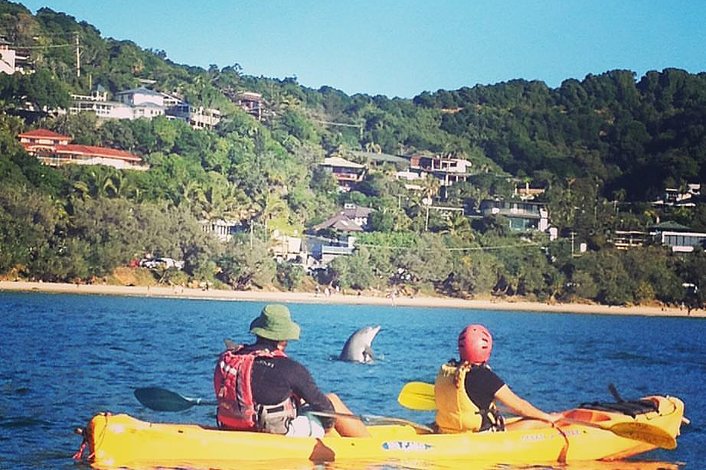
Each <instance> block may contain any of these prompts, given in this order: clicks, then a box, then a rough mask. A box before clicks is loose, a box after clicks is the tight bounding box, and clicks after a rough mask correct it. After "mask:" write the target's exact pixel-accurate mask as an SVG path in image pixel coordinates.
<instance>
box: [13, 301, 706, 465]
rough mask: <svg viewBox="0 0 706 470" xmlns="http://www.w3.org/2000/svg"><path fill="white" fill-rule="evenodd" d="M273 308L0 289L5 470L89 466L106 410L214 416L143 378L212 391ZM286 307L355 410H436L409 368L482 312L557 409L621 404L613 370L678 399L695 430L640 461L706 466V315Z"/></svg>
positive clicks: (502, 370)
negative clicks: (402, 401) (229, 355)
mask: <svg viewBox="0 0 706 470" xmlns="http://www.w3.org/2000/svg"><path fill="white" fill-rule="evenodd" d="M262 306H263V304H262V303H257V302H235V301H213V300H184V299H156V298H132V297H111V296H81V295H50V294H39V293H0V469H24V468H26V469H40V468H41V469H45V468H49V469H75V468H77V466H76V464H74V463H73V461H72V459H71V456H72V454H73V452H75V451H76V449H77V448H78V446H79V443H80V438H79V436H77V435H75V434H73V429H74V428H76V427H79V426H84V425H85V424H86V422H87V421H88V419H90V418H91V417H92V416H93V415H94V414H96V413H97V412H101V411H111V412H114V413H117V412H126V413H129V414H131V415H134V416H136V417H138V418H141V419H145V420H149V421H164V422H195V423H201V424H213V423H214V419H215V416H214V412H213V411H214V410H213V409H212V407H200V406H197V407H194V408H191V409H190V410H188V411H184V412H179V413H160V412H155V411H151V410H148V409H145V408H144V407H143V406H141V405H140V404H139V403H138V402H137V401H136V399H135V398H134V396H133V390H134V389H135V388H137V387H145V386H161V387H165V388H169V389H172V390H175V391H178V392H180V393H182V394H185V395H188V396H191V397H204V398H209V399H211V398H212V394H213V391H212V373H213V366H214V363H215V359H216V357H217V355H218V354H219V353H220V352H221V351H222V349H223V340H224V339H226V338H228V339H232V340H234V341H236V342H250V341H251V340H252V337H251V336H250V335H249V333H248V326H249V323H250V321H251V320H252V319H253V318H254V317H255V316H257V315H258V313H259V311H260V309H261V308H262ZM289 307H290V309H291V311H292V315H293V317H294V319H295V320H296V321H297V322H298V323H299V324H300V325H301V327H302V337H301V340H300V341H298V342H291V343H290V346H289V348H288V349H287V352H288V354H289V355H290V356H292V357H294V358H295V359H297V360H299V361H300V362H302V363H304V364H305V365H307V366H308V367H309V368H310V370H311V372H312V374H313V376H314V377H315V379H316V381H317V383H318V385H319V386H320V388H322V389H323V390H324V391H327V392H328V391H331V392H336V393H338V394H339V395H340V396H341V397H342V398H343V399H344V401H345V402H346V403H347V404H348V405H349V407H350V408H351V409H352V410H353V412H354V413H358V414H373V415H384V416H393V417H400V418H405V419H410V420H414V421H417V422H422V423H428V422H431V421H432V420H433V415H432V414H431V413H426V412H417V411H411V410H406V409H404V408H402V407H401V406H400V405H399V404H397V401H396V397H397V395H398V393H399V391H400V390H401V388H402V386H403V385H404V384H405V383H406V382H409V381H426V382H433V379H434V376H435V373H436V370H437V369H438V367H439V365H440V364H441V363H442V362H444V361H445V360H448V359H450V358H452V357H454V356H455V355H456V337H457V334H458V332H459V331H460V330H461V329H462V328H463V327H464V326H465V325H467V324H469V323H483V324H485V325H486V326H487V327H488V328H489V329H490V330H491V332H492V333H493V336H494V340H495V348H494V352H493V356H492V359H491V365H492V366H493V368H494V370H495V371H496V372H497V373H498V374H499V375H500V376H501V377H503V378H504V379H505V380H506V382H507V383H508V384H509V385H510V386H511V388H512V389H513V390H514V391H515V392H517V393H518V394H520V395H521V396H524V397H525V398H527V399H529V400H530V401H531V402H533V403H534V404H536V405H537V406H539V407H541V408H544V409H546V410H547V411H552V410H561V409H565V408H570V407H573V406H576V405H577V404H579V403H582V402H588V401H599V400H603V401H609V400H611V396H610V394H609V392H608V384H610V383H613V384H615V385H616V386H617V388H618V390H619V391H620V393H621V394H622V395H623V397H625V398H626V399H629V398H637V397H640V396H643V395H647V394H668V395H674V396H678V397H680V398H681V399H683V400H684V402H685V403H686V416H687V417H688V418H689V419H691V425H690V426H686V427H684V428H682V436H681V437H680V438H679V439H678V442H679V446H678V448H677V449H676V450H674V451H663V450H656V451H653V452H650V453H648V454H644V455H642V456H640V457H639V458H638V459H636V460H637V462H635V463H632V464H631V466H630V468H662V467H668V468H673V467H674V466H677V467H680V468H693V469H699V468H706V431H705V429H704V428H705V424H706V406H704V399H703V393H704V385H706V344H705V343H704V342H705V341H706V320H704V319H692V318H655V317H641V316H630V317H620V316H607V315H576V314H557V313H551V314H549V313H547V314H543V313H530V312H500V311H492V312H491V311H482V310H463V309H429V308H404V307H392V306H390V307H380V306H342V305H321V304H317V305H304V304H291V305H290V306H289ZM365 325H381V326H382V330H381V332H380V333H379V334H378V336H377V338H376V340H375V342H374V344H373V349H374V351H375V352H376V353H377V355H378V356H379V357H380V360H378V361H377V362H376V363H374V364H370V365H362V364H352V363H346V362H340V361H337V360H335V357H336V356H337V355H338V354H339V353H340V351H341V348H342V347H343V344H344V343H345V341H346V339H347V338H348V336H349V335H350V334H351V333H353V332H354V331H355V330H356V329H358V328H360V327H362V326H365ZM634 460H635V459H634ZM653 461H657V462H662V463H663V464H664V465H663V464H654V463H652V462H653ZM626 465H627V464H624V465H622V466H620V465H619V466H617V467H616V466H611V467H610V468H625V466H626ZM326 468H327V469H332V470H337V469H340V468H342V467H338V466H337V465H336V464H333V465H331V466H327V467H326ZM349 468H350V467H349ZM386 468H389V467H386ZM502 468H511V467H506V466H503V467H502ZM535 468H536V467H535ZM541 468H547V467H541ZM571 468H581V467H580V466H578V467H575V466H573V465H572V466H571ZM591 468H596V467H595V466H592V467H591Z"/></svg>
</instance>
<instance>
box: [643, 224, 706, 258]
mask: <svg viewBox="0 0 706 470" xmlns="http://www.w3.org/2000/svg"><path fill="white" fill-rule="evenodd" d="M649 231H650V235H651V236H652V237H653V239H654V240H655V241H656V242H658V243H661V244H662V245H665V246H668V247H670V248H671V249H672V251H673V252H678V253H691V252H693V251H694V250H696V249H703V248H704V247H706V233H704V232H694V231H692V230H691V229H690V228H689V227H687V226H685V225H681V224H678V223H676V222H662V223H659V224H656V225H653V226H651V227H650V228H649Z"/></svg>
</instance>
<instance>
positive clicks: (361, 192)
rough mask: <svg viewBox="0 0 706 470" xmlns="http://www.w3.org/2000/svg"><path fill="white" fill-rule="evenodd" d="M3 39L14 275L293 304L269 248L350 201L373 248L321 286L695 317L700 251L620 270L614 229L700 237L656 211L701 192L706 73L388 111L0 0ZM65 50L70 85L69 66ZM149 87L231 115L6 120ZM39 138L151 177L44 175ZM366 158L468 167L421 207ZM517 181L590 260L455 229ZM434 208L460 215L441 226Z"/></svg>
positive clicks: (527, 88) (481, 221) (296, 274)
mask: <svg viewBox="0 0 706 470" xmlns="http://www.w3.org/2000/svg"><path fill="white" fill-rule="evenodd" d="M0 25H2V26H3V28H4V29H5V31H6V32H7V38H8V39H9V40H10V41H12V42H13V44H16V45H18V46H31V49H28V50H29V51H31V56H32V61H33V63H34V64H35V66H36V68H37V70H36V73H33V74H28V75H20V74H15V75H12V76H10V75H0V108H1V109H2V111H3V113H2V115H0V183H2V184H1V185H0V273H3V274H5V275H8V274H10V275H19V276H25V277H28V278H34V279H44V280H64V281H67V280H77V279H78V280H90V279H93V278H101V277H105V276H107V275H109V274H110V273H111V272H112V271H113V270H114V269H115V268H116V267H119V266H124V265H126V264H128V262H130V261H131V260H134V259H136V258H140V257H142V256H144V255H146V254H151V255H154V256H166V257H173V258H178V259H183V260H184V261H185V269H184V273H183V275H182V274H180V275H174V273H158V274H159V275H158V277H159V279H160V280H161V281H163V282H178V283H181V282H187V281H194V282H197V283H198V282H222V283H223V284H225V285H228V286H231V287H233V288H238V289H247V288H252V287H267V286H270V285H276V286H279V287H281V288H285V289H297V288H298V287H299V286H301V285H302V284H303V280H304V273H303V270H302V268H301V266H299V265H298V264H296V263H291V262H285V263H279V264H277V263H276V262H275V261H273V260H272V258H271V255H270V252H269V248H270V247H271V246H270V244H271V236H272V234H273V232H274V231H275V230H276V231H277V232H278V233H280V234H286V235H297V236H299V235H301V234H302V232H304V231H305V230H306V229H307V228H309V227H311V226H313V225H315V224H316V223H319V222H321V221H323V220H324V219H326V218H327V217H329V216H330V215H331V214H332V213H334V212H335V211H337V210H339V209H338V208H340V207H341V206H342V205H343V204H344V203H356V204H359V205H362V206H365V207H371V208H373V209H375V212H374V213H373V214H372V215H371V217H370V224H369V225H370V228H371V230H372V232H371V233H365V234H361V235H360V237H359V239H358V243H357V245H356V246H357V247H358V248H357V249H356V250H355V251H354V253H353V255H352V256H348V257H339V258H337V259H336V260H335V261H334V262H333V263H332V264H331V265H330V267H329V269H328V271H327V272H326V273H324V274H323V276H322V279H324V278H325V279H326V280H327V282H329V281H330V282H333V283H336V284H338V285H340V286H341V287H343V288H350V289H379V290H386V289H398V290H399V291H400V292H403V293H408V294H410V295H412V294H414V293H416V292H420V291H421V292H427V293H443V294H446V295H453V296H459V297H466V296H479V295H489V294H493V295H522V296H526V297H528V298H533V299H538V300H546V301H553V300H572V299H589V300H592V301H596V302H603V303H607V304H624V303H638V302H650V301H654V300H657V301H661V302H666V303H681V302H684V301H688V302H690V305H701V303H700V302H702V298H701V296H702V295H704V294H702V292H703V289H701V290H699V289H687V288H685V287H684V285H691V284H693V285H694V286H704V288H705V289H706V277H705V275H704V273H703V272H702V271H704V267H703V266H704V255H703V253H702V252H701V250H700V249H697V250H696V251H697V253H695V254H692V255H675V254H672V253H670V252H668V251H665V250H663V249H662V248H659V247H655V246H649V247H646V248H643V249H639V250H633V251H628V252H619V251H616V250H614V249H612V248H611V244H610V238H611V236H612V234H614V232H615V230H616V229H644V228H646V227H647V226H648V225H649V224H652V223H655V222H656V221H657V220H658V219H661V220H665V219H666V220H674V221H677V222H680V223H682V224H685V225H690V226H691V227H692V228H693V229H697V230H706V209H704V206H703V205H699V206H697V207H695V208H678V209H673V208H664V209H660V208H656V207H653V206H652V205H650V204H649V201H650V200H653V199H655V198H656V197H657V196H660V195H661V193H662V192H663V190H664V188H665V187H674V188H680V187H682V188H683V187H684V186H685V184H686V183H692V182H701V180H702V179H703V178H704V176H706V126H704V122H706V75H705V74H703V73H701V74H689V73H687V72H685V71H682V70H677V69H666V70H663V71H661V72H657V71H653V72H648V73H647V74H645V76H643V77H640V78H637V77H636V76H635V74H634V73H633V72H631V71H626V70H614V71H610V72H606V73H604V74H600V75H588V76H587V77H585V78H584V79H583V80H577V79H567V80H566V81H564V82H563V83H562V84H561V86H560V87H559V88H557V89H551V88H549V87H547V86H546V85H545V84H544V83H542V82H538V81H526V80H512V81H509V82H506V83H501V84H497V85H478V86H474V87H465V88H461V89H458V90H439V91H438V92H436V93H429V92H424V93H422V94H420V95H419V96H417V97H415V98H414V99H413V100H405V99H398V98H395V99H389V98H387V97H384V96H368V95H362V94H360V95H354V96H347V95H346V94H345V93H342V92H340V91H339V90H335V89H332V88H330V87H322V88H321V89H319V90H312V89H308V88H306V87H303V86H300V85H299V84H298V83H297V82H296V79H295V78H292V77H288V78H284V79H281V80H278V79H269V78H264V77H259V78H257V77H252V76H248V75H245V74H244V73H243V70H242V69H241V67H240V66H239V65H237V64H235V65H230V66H226V67H223V68H220V69H219V67H218V66H216V65H212V66H211V67H209V69H208V70H204V69H201V68H198V67H189V66H181V65H176V64H174V63H172V62H170V61H168V60H166V52H164V51H146V50H143V49H141V48H140V47H139V46H138V45H136V44H134V43H132V42H130V41H115V40H113V39H104V38H102V37H101V35H100V32H99V31H98V30H96V29H95V28H94V27H92V26H91V25H88V24H86V23H78V22H76V21H75V19H74V18H72V17H71V16H68V15H65V14H63V13H57V12H53V11H52V10H50V9H46V8H44V9H41V10H39V11H38V13H37V15H36V16H32V15H31V13H30V12H29V11H28V10H26V9H24V7H22V6H21V5H16V4H13V3H10V2H7V1H5V0H0ZM77 35H78V38H79V41H80V44H81V64H80V66H81V71H82V73H81V75H80V76H78V75H77V73H76V64H75V63H74V60H75V56H74V55H73V54H72V51H73V50H72V47H73V41H74V40H75V38H76V37H77ZM144 79H148V80H154V81H155V85H154V86H155V87H156V88H157V89H159V90H160V91H164V92H168V93H176V94H179V95H180V96H183V97H185V98H186V99H188V100H189V101H190V102H191V103H192V104H195V105H204V106H213V107H216V108H218V109H220V111H221V112H222V114H223V116H224V119H223V120H222V122H221V123H220V124H219V125H218V126H217V128H216V129H215V130H211V131H204V130H194V129H192V128H190V127H189V126H188V125H187V124H186V123H184V122H181V121H174V120H169V119H166V118H164V117H160V118H156V119H153V120H145V119H138V120H133V121H99V120H98V119H97V118H96V116H94V115H92V114H81V115H78V116H73V115H59V116H47V117H45V118H44V119H42V120H41V121H39V122H33V121H32V120H30V119H28V120H27V121H24V120H23V119H20V118H17V117H12V116H11V115H13V114H19V108H20V107H23V106H25V103H27V102H31V103H33V106H34V109H35V110H41V109H53V108H56V107H62V108H65V107H66V106H67V104H68V97H69V93H70V92H73V93H81V94H87V93H88V92H89V91H91V88H93V87H95V85H96V84H100V85H101V86H103V87H104V88H106V89H107V90H108V91H109V92H110V93H115V92H116V91H119V90H123V89H126V88H133V87H136V86H138V85H140V84H141V83H143V82H142V81H141V80H144ZM245 90H247V91H254V92H259V93H261V94H262V95H263V98H264V100H265V103H266V105H267V108H268V109H267V111H268V112H266V113H265V119H264V120H263V121H262V122H260V121H257V120H255V119H253V118H252V116H249V115H248V114H246V113H245V112H244V111H242V110H240V109H239V108H237V106H235V104H234V103H233V102H232V100H231V98H232V97H233V96H235V94H236V93H237V92H239V91H245ZM33 119H34V118H33ZM31 127H46V128H49V129H52V130H54V131H57V132H61V133H63V134H67V135H70V136H71V137H72V138H73V139H74V142H76V143H81V144H87V145H103V146H107V147H114V148H120V149H124V150H128V151H131V152H134V153H136V154H138V155H140V156H141V157H142V158H143V159H144V161H145V162H146V163H148V164H149V165H150V170H149V171H146V172H137V171H118V170H115V169H112V168H106V167H80V166H68V167H63V168H59V169H52V168H48V167H44V166H41V165H40V164H39V163H38V162H37V160H36V159H34V158H30V157H28V156H27V155H26V154H25V153H24V152H23V151H22V150H21V147H20V146H19V145H18V143H17V139H16V136H17V134H19V133H21V132H22V131H24V130H27V129H28V128H31ZM353 151H358V152H353ZM365 152H369V153H371V154H377V153H379V152H383V153H389V154H393V155H411V154H414V153H431V154H444V155H452V156H456V157H458V158H464V159H468V160H469V161H470V162H471V163H472V167H471V172H472V175H470V177H469V178H468V180H467V181H466V182H463V183H457V184H454V185H453V186H452V187H450V188H443V190H442V188H441V187H440V184H439V181H438V180H437V179H435V178H427V179H425V180H422V181H421V182H420V183H419V184H420V186H421V188H422V189H421V190H420V191H413V190H409V189H406V188H405V187H404V185H403V184H402V183H401V182H400V181H396V180H395V179H394V170H395V168H394V167H393V166H392V165H391V164H376V163H373V160H368V159H366V154H365ZM328 155H340V156H343V157H345V158H348V159H352V160H356V161H360V162H362V163H365V164H366V165H367V166H368V168H369V170H368V172H367V174H366V177H365V180H364V181H363V183H362V184H360V185H359V186H358V187H357V188H356V189H355V190H354V191H351V192H349V193H339V192H338V190H337V185H336V183H335V181H334V180H333V178H332V177H331V175H330V174H329V173H328V172H326V171H324V170H323V169H322V168H321V167H320V166H319V165H318V163H319V162H321V161H322V160H323V158H324V157H325V156H328ZM525 183H531V185H532V186H533V187H537V186H542V187H544V188H546V191H545V193H544V194H543V195H542V196H541V198H542V199H541V200H542V202H545V203H546V204H547V205H548V208H549V212H550V218H551V221H552V224H553V226H554V227H555V228H556V229H557V231H558V233H559V234H560V235H563V236H564V237H568V236H569V235H570V234H573V236H574V237H575V238H576V239H577V240H581V241H584V242H586V243H587V244H588V248H589V250H588V252H586V253H578V250H575V249H574V248H575V247H572V246H570V243H569V239H568V238H563V239H561V238H560V239H559V240H556V241H552V242H550V241H549V240H548V238H547V237H546V236H545V235H543V234H540V235H534V236H529V235H528V234H518V233H515V232H513V231H511V230H510V229H509V225H508V221H507V219H505V218H503V217H500V216H492V217H483V218H481V217H475V218H473V219H469V218H468V217H467V215H468V214H472V213H474V212H475V211H477V209H478V207H479V204H480V202H481V201H482V200H483V199H487V198H503V199H511V198H513V197H514V190H515V187H516V186H523V185H524V184H525ZM424 200H426V201H424ZM430 200H431V201H432V202H433V204H432V205H429V204H428V202H429V201H430ZM444 206H449V207H452V208H454V209H458V208H459V207H463V208H464V210H465V214H461V213H459V212H453V211H444V210H439V207H444ZM202 219H208V220H214V219H225V220H229V221H235V222H239V223H240V224H242V225H241V226H242V227H243V229H245V232H244V233H243V234H239V235H237V236H235V237H234V238H233V240H231V241H230V242H228V243H225V244H224V243H221V242H219V241H217V240H215V239H214V238H213V237H211V236H209V235H207V234H205V233H204V232H203V231H202V230H201V228H200V225H199V223H198V221H199V220H202ZM330 235H334V236H335V235H338V234H336V233H332V234H330Z"/></svg>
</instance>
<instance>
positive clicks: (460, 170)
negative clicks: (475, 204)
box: [409, 155, 473, 187]
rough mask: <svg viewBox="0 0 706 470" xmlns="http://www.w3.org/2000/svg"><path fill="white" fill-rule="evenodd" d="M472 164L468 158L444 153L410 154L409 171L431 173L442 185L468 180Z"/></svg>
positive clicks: (446, 185)
mask: <svg viewBox="0 0 706 470" xmlns="http://www.w3.org/2000/svg"><path fill="white" fill-rule="evenodd" d="M472 165H473V164H472V163H471V162H470V161H468V160H465V159H462V158H455V157H450V156H444V155H412V156H411V157H410V160H409V169H410V170H411V171H415V172H417V173H418V174H420V175H421V174H422V173H428V174H431V175H433V176H434V177H435V178H437V179H438V180H439V181H440V182H441V186H442V187H448V186H451V185H453V184H454V183H456V182H459V181H466V180H468V178H469V177H470V176H471V173H470V169H471V166H472Z"/></svg>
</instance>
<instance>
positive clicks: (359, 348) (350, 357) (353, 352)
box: [339, 325, 380, 362]
mask: <svg viewBox="0 0 706 470" xmlns="http://www.w3.org/2000/svg"><path fill="white" fill-rule="evenodd" d="M379 332H380V325H376V326H364V327H363V328H360V329H359V330H357V331H356V332H355V333H353V334H352V335H351V336H350V338H348V341H346V344H345V346H344V347H343V351H342V352H341V355H340V356H339V359H341V360H344V361H353V362H372V361H373V359H374V356H373V350H372V344H373V340H374V339H375V336H376V335H377V334H378V333H379Z"/></svg>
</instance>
